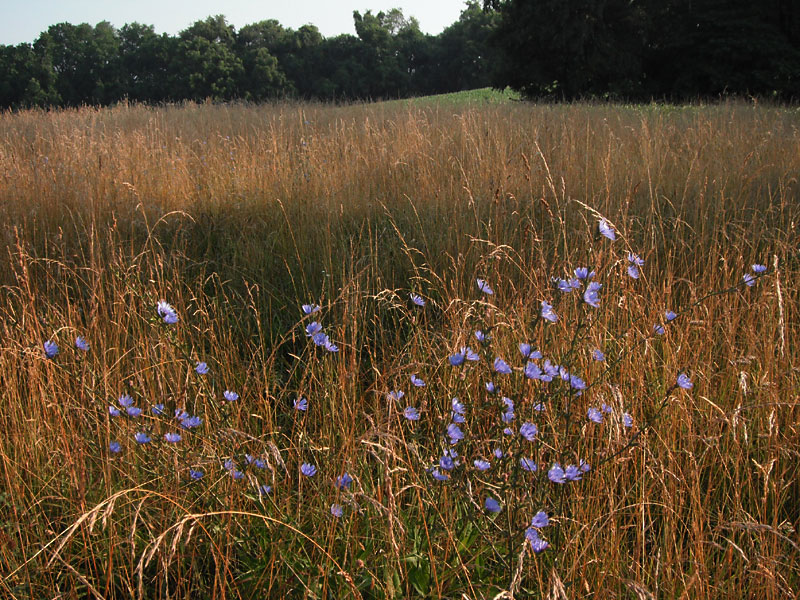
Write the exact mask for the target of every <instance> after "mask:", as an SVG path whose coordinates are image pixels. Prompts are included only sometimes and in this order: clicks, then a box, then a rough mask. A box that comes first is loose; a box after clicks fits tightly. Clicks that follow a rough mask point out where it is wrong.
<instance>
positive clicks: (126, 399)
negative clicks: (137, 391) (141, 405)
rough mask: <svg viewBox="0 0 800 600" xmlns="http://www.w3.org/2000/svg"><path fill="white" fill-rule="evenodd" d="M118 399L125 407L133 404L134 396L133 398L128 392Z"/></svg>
mask: <svg viewBox="0 0 800 600" xmlns="http://www.w3.org/2000/svg"><path fill="white" fill-rule="evenodd" d="M117 401H118V402H119V405H120V406H122V407H124V408H128V407H129V406H133V398H131V397H130V396H129V395H128V394H122V395H121V396H120V397H119V399H118V400H117Z"/></svg>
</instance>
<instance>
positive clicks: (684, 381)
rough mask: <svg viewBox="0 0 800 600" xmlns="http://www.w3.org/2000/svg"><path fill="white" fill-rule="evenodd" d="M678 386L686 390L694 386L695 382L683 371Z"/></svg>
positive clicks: (679, 376)
mask: <svg viewBox="0 0 800 600" xmlns="http://www.w3.org/2000/svg"><path fill="white" fill-rule="evenodd" d="M678 386H679V387H682V388H683V389H685V390H690V389H692V388H693V387H694V384H693V383H692V380H691V379H689V376H688V375H686V373H681V374H679V375H678Z"/></svg>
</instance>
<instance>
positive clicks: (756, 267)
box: [751, 263, 767, 273]
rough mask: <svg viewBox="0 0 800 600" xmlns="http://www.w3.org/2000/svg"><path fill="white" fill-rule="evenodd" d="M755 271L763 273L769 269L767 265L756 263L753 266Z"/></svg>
mask: <svg viewBox="0 0 800 600" xmlns="http://www.w3.org/2000/svg"><path fill="white" fill-rule="evenodd" d="M751 268H752V269H753V273H763V272H764V271H766V270H767V267H766V265H759V264H758V263H756V264H754V265H753V266H752V267H751Z"/></svg>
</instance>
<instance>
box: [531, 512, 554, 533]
mask: <svg viewBox="0 0 800 600" xmlns="http://www.w3.org/2000/svg"><path fill="white" fill-rule="evenodd" d="M548 525H550V519H549V518H548V517H547V513H546V512H544V511H543V510H540V511H539V512H537V513H536V514H535V515H533V518H532V519H531V527H536V528H538V529H541V528H543V527H547V526H548Z"/></svg>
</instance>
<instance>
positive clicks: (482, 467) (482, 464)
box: [472, 458, 492, 471]
mask: <svg viewBox="0 0 800 600" xmlns="http://www.w3.org/2000/svg"><path fill="white" fill-rule="evenodd" d="M472 464H473V465H475V468H476V469H478V471H488V470H489V467H491V466H492V465H491V464H490V463H489V461H488V460H483V459H482V458H478V459H476V460H475V461H474V462H473V463H472Z"/></svg>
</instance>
